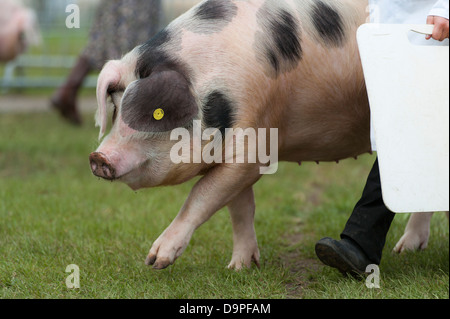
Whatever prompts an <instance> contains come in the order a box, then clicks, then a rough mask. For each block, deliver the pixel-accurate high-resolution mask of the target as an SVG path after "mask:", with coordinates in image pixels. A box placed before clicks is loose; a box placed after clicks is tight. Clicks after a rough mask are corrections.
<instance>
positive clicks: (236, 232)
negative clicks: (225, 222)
mask: <svg viewBox="0 0 450 319" xmlns="http://www.w3.org/2000/svg"><path fill="white" fill-rule="evenodd" d="M228 210H229V211H230V215H231V221H232V223H233V256H232V258H231V262H230V264H229V265H228V268H230V269H235V270H240V269H242V268H244V267H247V268H250V267H251V264H252V261H253V262H255V264H256V265H257V266H258V267H259V249H258V243H257V240H256V233H255V227H254V217H255V198H254V194H253V188H252V187H249V188H247V189H245V190H243V191H242V192H241V193H240V194H239V195H237V196H236V198H235V199H234V200H232V201H231V202H230V203H229V204H228Z"/></svg>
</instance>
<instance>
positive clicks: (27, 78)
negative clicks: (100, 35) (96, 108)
mask: <svg viewBox="0 0 450 319" xmlns="http://www.w3.org/2000/svg"><path fill="white" fill-rule="evenodd" d="M7 2H10V3H14V4H19V5H20V6H23V7H25V8H27V9H30V10H31V12H32V14H33V15H34V16H35V19H36V23H35V24H33V27H32V28H33V30H34V31H35V32H34V34H32V35H31V37H32V39H27V40H29V42H31V43H29V46H28V47H27V48H26V49H25V51H24V52H23V53H21V54H19V55H18V56H16V57H15V58H14V59H12V60H9V61H5V60H3V61H0V98H1V97H2V96H5V94H27V95H28V94H32V95H33V94H38V95H44V94H51V92H53V91H54V89H56V88H57V87H59V86H60V85H61V84H62V83H63V82H64V80H65V78H66V77H67V76H68V74H69V72H70V70H71V68H72V67H73V66H74V65H75V63H76V59H77V56H78V55H79V54H80V53H81V52H82V50H83V49H84V47H85V46H86V44H87V42H88V40H89V39H88V38H89V32H90V29H91V26H92V24H93V20H94V19H95V15H96V12H97V10H98V8H99V5H100V2H101V1H100V0H22V1H18V0H0V24H1V23H3V24H4V25H5V24H10V23H11V20H13V19H17V18H16V17H14V15H11V13H8V12H7V11H6V10H5V9H3V8H2V6H3V7H4V6H5V5H6V3H7ZM198 2H200V1H199V0H161V9H160V17H159V22H158V23H159V27H160V29H162V28H163V27H165V26H166V25H167V24H168V23H170V21H172V20H173V19H175V18H176V17H177V16H179V15H180V14H182V13H183V12H185V11H187V10H188V9H189V8H190V7H192V6H193V5H195V4H196V3H198ZM70 4H76V5H77V6H78V7H79V9H80V28H72V29H69V28H67V27H66V18H67V17H68V16H69V14H70V12H66V8H67V6H68V5H70ZM1 11H3V13H2V12H1ZM2 16H3V17H2ZM2 19H3V22H2ZM2 28H3V31H2V30H1V29H2ZM2 32H3V33H5V32H7V31H6V30H5V28H4V27H1V26H0V37H1V36H2ZM4 36H7V34H6V35H4ZM0 41H1V39H0ZM0 46H1V45H0ZM3 46H4V45H3ZM123 53H126V52H123ZM97 74H98V71H97V72H91V73H90V74H89V76H87V77H86V79H85V80H84V82H83V91H84V93H86V91H87V92H88V93H89V94H92V93H93V92H92V91H93V90H94V88H95V85H96V78H97ZM6 104H8V103H6V102H3V103H2V100H0V109H1V108H2V107H3V110H5V108H8V109H10V108H11V107H10V106H8V105H6Z"/></svg>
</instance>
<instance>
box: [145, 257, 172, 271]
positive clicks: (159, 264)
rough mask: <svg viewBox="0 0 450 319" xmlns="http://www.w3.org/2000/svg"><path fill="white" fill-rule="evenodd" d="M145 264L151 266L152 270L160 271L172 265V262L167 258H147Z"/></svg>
mask: <svg viewBox="0 0 450 319" xmlns="http://www.w3.org/2000/svg"><path fill="white" fill-rule="evenodd" d="M145 264H146V265H147V266H153V267H152V268H153V269H156V270H162V269H166V268H167V267H169V266H170V265H172V264H173V262H172V261H170V259H168V258H156V256H148V257H147V259H146V260H145Z"/></svg>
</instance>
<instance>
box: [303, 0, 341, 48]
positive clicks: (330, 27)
mask: <svg viewBox="0 0 450 319" xmlns="http://www.w3.org/2000/svg"><path fill="white" fill-rule="evenodd" d="M311 19H312V22H313V25H314V27H315V29H316V31H317V32H318V34H319V35H320V37H321V38H322V39H323V40H324V41H325V42H326V43H327V44H329V45H332V46H337V47H338V46H341V45H342V44H343V42H344V40H345V32H344V24H343V20H342V17H341V15H340V14H339V12H338V11H336V10H335V9H333V8H332V7H330V6H329V5H328V4H326V3H324V2H322V1H317V2H316V3H315V4H314V7H313V10H312V15H311Z"/></svg>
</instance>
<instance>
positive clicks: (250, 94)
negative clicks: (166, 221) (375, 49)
mask: <svg viewBox="0 0 450 319" xmlns="http://www.w3.org/2000/svg"><path fill="white" fill-rule="evenodd" d="M366 8H367V1H364V0H330V1H322V0H286V1H283V0H205V1H202V2H200V3H199V4H197V5H196V6H194V7H192V8H191V9H190V10H189V11H187V12H186V13H185V14H183V15H181V16H180V17H179V18H177V19H175V20H174V21H173V22H172V23H170V24H169V25H168V26H167V27H166V28H165V29H163V30H162V31H161V32H160V33H158V34H157V35H156V36H155V37H154V38H152V39H150V40H149V41H148V42H146V43H144V44H142V45H140V46H138V47H136V48H135V49H133V50H132V51H131V52H129V53H127V54H126V55H124V56H123V58H122V59H120V60H113V61H109V62H107V63H106V64H105V66H104V68H103V69H102V71H101V73H100V75H99V77H98V83H97V99H98V109H97V113H96V125H97V126H99V127H100V134H99V140H100V145H99V146H98V148H97V150H96V151H95V152H93V153H91V154H90V157H89V161H90V166H91V170H92V172H93V174H94V175H95V176H98V177H101V178H103V179H106V180H109V181H120V182H123V183H126V184H127V185H128V186H129V187H130V188H131V189H133V190H137V189H141V188H149V187H158V186H167V185H176V184H180V183H183V182H186V181H188V180H190V179H192V178H194V177H196V176H201V178H200V179H199V180H198V182H197V183H196V184H195V185H194V186H193V188H192V190H191V192H190V194H189V195H188V197H187V199H186V201H185V203H184V205H183V206H182V207H181V209H180V210H179V212H178V215H177V216H176V218H175V219H174V220H173V221H172V223H171V224H170V225H169V226H168V227H167V229H166V230H165V231H164V232H163V233H162V234H161V235H160V236H159V237H158V238H157V239H156V240H155V241H154V243H153V245H152V247H151V249H150V251H149V253H148V255H147V258H146V260H145V263H146V264H147V265H149V266H150V265H152V266H153V268H155V269H164V268H166V267H168V266H170V265H171V264H173V263H174V262H175V260H176V259H177V258H178V257H180V256H181V255H182V253H183V252H184V250H185V249H186V247H187V245H188V243H189V241H190V239H191V236H192V235H193V233H194V231H195V230H196V229H197V228H199V227H200V226H201V225H202V224H204V223H205V222H206V221H208V219H210V217H211V216H212V215H213V214H214V213H215V212H217V211H218V210H220V209H221V208H223V207H225V206H226V207H227V208H228V210H229V213H230V215H231V221H232V228H233V252H232V256H231V261H230V263H229V265H228V267H229V268H231V269H237V270H239V269H242V268H246V267H251V265H252V263H255V264H256V265H257V266H259V263H260V252H259V247H258V243H257V237H256V233H255V227H254V215H255V198H254V193H253V185H254V184H255V183H256V182H257V181H259V179H261V178H262V176H264V175H265V174H262V173H261V168H262V167H266V166H268V165H269V164H270V163H268V162H263V161H262V160H259V159H258V160H257V161H256V163H253V162H250V161H244V163H238V162H228V161H222V162H220V161H214V162H212V163H210V162H206V161H204V160H203V159H202V160H201V161H197V162H196V161H193V160H192V158H191V161H188V162H185V161H173V160H171V152H172V150H173V148H174V147H175V148H176V147H177V144H178V143H180V141H178V140H177V139H173V134H172V133H173V132H174V130H178V129H181V130H182V131H184V132H189V133H190V134H192V135H191V136H193V135H195V133H194V131H195V130H196V127H197V129H198V127H200V128H201V130H202V132H204V131H205V130H206V129H209V128H212V129H215V131H216V132H220V133H222V134H223V133H224V132H227V130H228V132H229V129H233V128H242V129H243V130H245V129H267V130H269V129H277V132H278V133H277V139H276V142H277V149H276V150H277V153H278V156H277V161H287V162H306V161H316V162H322V161H324V162H329V161H332V162H335V161H339V160H342V159H346V158H355V157H358V156H359V155H361V154H364V153H367V152H371V141H370V110H369V102H368V97H367V92H366V86H365V81H364V76H363V71H362V66H361V63H360V57H359V51H358V47H357V42H356V30H357V28H358V27H359V26H360V25H361V24H363V23H365V22H366V19H367V12H366ZM108 105H109V106H110V107H111V109H112V110H113V111H112V112H108ZM111 113H112V114H111ZM110 117H111V118H112V119H110ZM108 125H111V129H110V132H109V134H108V135H107V136H106V137H105V134H106V130H107V126H108ZM267 132H268V131H266V134H267ZM175 135H176V134H175ZM222 136H223V135H222ZM171 137H172V138H171ZM257 139H258V141H260V140H261V139H265V141H266V142H265V143H266V144H269V138H267V136H261V135H258V136H257ZM192 140H193V139H191V140H189V141H186V142H185V145H184V147H187V148H188V150H189V151H191V152H192V153H194V151H195V147H196V146H195V143H194V142H193V141H192ZM235 140H236V136H234V138H230V139H228V142H227V139H225V140H222V143H221V144H220V143H219V145H220V146H221V147H222V148H223V149H226V148H227V147H228V146H229V143H234V141H235ZM219 141H220V139H219ZM207 142H208V141H207V140H202V143H201V146H200V151H204V150H205V148H206V147H207V145H208V143H207ZM244 144H245V148H244V150H245V151H246V152H248V153H250V152H251V150H250V149H251V148H250V145H249V142H244ZM177 149H178V148H177ZM197 151H198V145H197ZM236 152H237V151H236ZM236 155H237V154H234V155H232V156H231V157H233V156H236ZM223 156H224V157H225V155H223ZM272 164H273V163H272ZM266 168H268V167H266Z"/></svg>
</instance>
